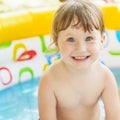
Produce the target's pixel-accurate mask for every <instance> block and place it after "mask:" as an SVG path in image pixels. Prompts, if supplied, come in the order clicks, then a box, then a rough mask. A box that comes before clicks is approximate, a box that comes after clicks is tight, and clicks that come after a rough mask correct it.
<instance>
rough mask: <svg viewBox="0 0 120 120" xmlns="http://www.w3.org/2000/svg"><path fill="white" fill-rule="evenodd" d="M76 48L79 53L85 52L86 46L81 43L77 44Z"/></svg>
mask: <svg viewBox="0 0 120 120" xmlns="http://www.w3.org/2000/svg"><path fill="white" fill-rule="evenodd" d="M76 48H77V50H79V51H86V45H85V44H84V43H82V42H80V43H78V44H77V47H76Z"/></svg>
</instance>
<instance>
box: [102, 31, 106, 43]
mask: <svg viewBox="0 0 120 120" xmlns="http://www.w3.org/2000/svg"><path fill="white" fill-rule="evenodd" d="M106 41H107V35H106V33H105V32H104V33H102V37H101V43H102V44H103V45H105V43H106Z"/></svg>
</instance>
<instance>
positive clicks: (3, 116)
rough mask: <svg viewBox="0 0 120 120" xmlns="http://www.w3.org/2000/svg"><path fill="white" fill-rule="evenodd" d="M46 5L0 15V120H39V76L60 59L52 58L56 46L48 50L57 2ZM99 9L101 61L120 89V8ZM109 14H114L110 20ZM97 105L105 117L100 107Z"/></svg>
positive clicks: (110, 5)
mask: <svg viewBox="0 0 120 120" xmlns="http://www.w3.org/2000/svg"><path fill="white" fill-rule="evenodd" d="M46 2H48V1H47V0H46ZM49 2H50V4H49V5H51V6H49V5H48V3H47V4H46V5H47V6H46V7H45V1H44V4H41V7H39V8H29V9H24V10H22V11H21V10H18V11H12V12H4V13H1V14H0V120H37V119H38V106H37V102H38V101H37V90H38V84H39V81H40V76H41V74H42V72H43V71H44V70H45V69H46V68H47V67H48V65H49V64H51V63H53V62H54V61H55V60H56V59H59V57H60V55H59V54H57V55H56V56H54V53H55V52H56V49H55V46H51V47H50V48H49V44H50V32H51V29H50V28H51V23H52V18H53V15H54V12H55V10H56V7H58V6H59V4H60V3H59V2H57V4H56V6H55V4H52V3H53V1H52V0H50V1H49ZM53 5H54V6H55V7H53ZM43 6H44V7H43ZM100 7H101V9H102V11H103V15H104V20H105V27H106V34H107V36H108V40H107V42H106V43H105V45H104V47H105V51H103V53H104V54H102V55H101V60H102V62H103V63H104V64H105V65H107V66H108V67H110V69H111V70H112V71H113V73H114V75H115V77H116V80H117V83H118V86H119V87H120V63H119V61H120V22H119V21H120V17H119V16H120V11H119V6H118V5H116V4H104V5H101V6H100ZM111 11H112V12H114V13H115V14H113V15H112V17H111ZM43 18H44V19H43ZM47 48H49V49H47ZM100 105H101V109H102V113H103V116H104V110H103V105H102V104H100Z"/></svg>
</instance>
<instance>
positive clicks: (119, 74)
mask: <svg viewBox="0 0 120 120" xmlns="http://www.w3.org/2000/svg"><path fill="white" fill-rule="evenodd" d="M111 70H112V72H113V74H114V76H115V78H116V80H117V84H118V87H119V88H120V68H112V69H111Z"/></svg>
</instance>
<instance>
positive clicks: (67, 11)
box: [52, 0, 104, 45]
mask: <svg viewBox="0 0 120 120" xmlns="http://www.w3.org/2000/svg"><path fill="white" fill-rule="evenodd" d="M62 1H64V2H63V3H62V5H61V6H60V8H59V9H58V10H57V11H56V13H55V16H54V20H53V25H52V38H53V43H54V44H55V45H57V38H58V34H59V32H60V31H62V30H65V29H67V28H68V27H69V26H70V25H71V23H72V22H73V21H74V19H75V18H77V23H75V24H74V26H75V27H78V25H81V26H82V27H83V29H84V31H85V32H86V31H89V32H90V31H92V30H93V29H96V30H99V31H100V32H101V33H102V32H104V22H103V15H102V12H101V10H100V9H99V8H98V6H97V5H95V4H94V3H92V2H90V1H89V0H62Z"/></svg>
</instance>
